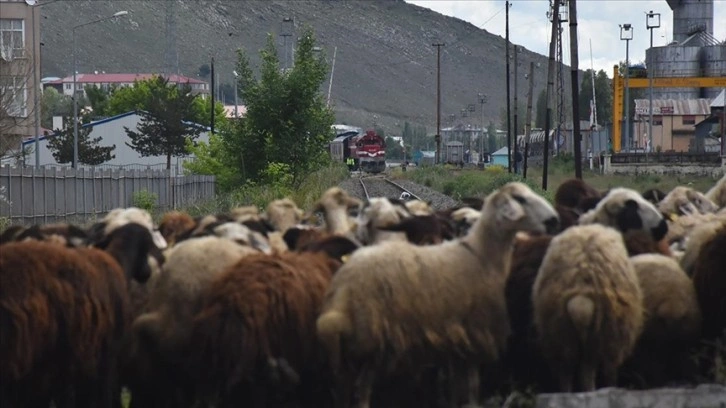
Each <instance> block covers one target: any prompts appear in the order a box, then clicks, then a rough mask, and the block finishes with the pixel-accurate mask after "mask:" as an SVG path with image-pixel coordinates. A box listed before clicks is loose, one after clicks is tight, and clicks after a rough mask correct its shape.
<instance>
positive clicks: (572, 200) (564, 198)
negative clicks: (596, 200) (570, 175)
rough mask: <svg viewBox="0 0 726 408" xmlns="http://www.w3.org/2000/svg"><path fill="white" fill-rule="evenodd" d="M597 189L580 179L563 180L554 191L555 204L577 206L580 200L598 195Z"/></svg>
mask: <svg viewBox="0 0 726 408" xmlns="http://www.w3.org/2000/svg"><path fill="white" fill-rule="evenodd" d="M600 196H601V194H600V192H599V191H597V190H596V189H594V188H593V187H591V186H590V185H588V184H587V183H585V182H584V181H582V180H580V179H569V180H565V181H563V182H562V184H560V186H559V187H557V191H555V205H556V206H557V205H560V206H563V207H567V208H578V206H579V204H580V201H581V200H582V199H584V198H588V197H600Z"/></svg>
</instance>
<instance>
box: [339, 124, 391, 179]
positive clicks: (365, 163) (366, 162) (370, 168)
mask: <svg viewBox="0 0 726 408" xmlns="http://www.w3.org/2000/svg"><path fill="white" fill-rule="evenodd" d="M330 155H331V157H332V159H333V160H335V161H340V162H343V163H347V164H349V165H350V161H349V160H348V159H353V160H352V161H353V163H352V168H351V170H361V171H364V172H367V173H380V172H382V171H384V170H386V142H385V140H383V138H382V137H381V136H379V135H378V134H377V133H376V132H375V131H374V130H372V129H369V130H367V131H366V132H365V134H363V135H361V134H360V133H358V132H355V131H350V132H345V133H342V134H339V135H338V137H336V138H335V139H334V140H333V141H332V142H330Z"/></svg>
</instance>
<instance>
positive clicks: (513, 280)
mask: <svg viewBox="0 0 726 408" xmlns="http://www.w3.org/2000/svg"><path fill="white" fill-rule="evenodd" d="M552 238H553V237H552V236H551V235H542V236H520V237H517V240H516V241H515V243H514V252H513V253H512V267H511V270H510V273H509V276H507V283H506V286H505V289H504V293H505V296H506V299H507V312H508V313H509V321H510V325H511V327H512V335H511V337H510V338H509V343H508V347H507V352H506V355H505V358H504V361H503V365H504V366H505V367H506V368H507V369H508V370H510V372H511V375H512V377H513V378H512V380H513V382H514V383H515V384H518V385H519V386H521V387H526V386H528V385H534V386H535V387H536V388H537V389H538V390H540V391H555V389H556V386H557V384H556V382H553V381H552V377H551V375H550V374H549V372H548V368H547V364H546V362H545V360H544V358H543V357H542V355H541V353H539V351H538V350H537V344H536V341H537V336H536V332H535V328H534V324H533V318H532V287H533V286H534V281H535V279H536V278H537V272H538V270H539V267H540V265H542V259H544V256H545V254H546V253H547V248H548V247H549V245H550V242H552Z"/></svg>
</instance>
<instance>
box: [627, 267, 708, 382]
mask: <svg viewBox="0 0 726 408" xmlns="http://www.w3.org/2000/svg"><path fill="white" fill-rule="evenodd" d="M630 259H631V262H632V263H633V266H634V267H635V273H636V275H637V276H638V283H639V284H640V288H641V290H642V292H643V305H644V308H645V321H644V325H643V333H642V334H641V336H640V338H639V339H638V343H637V346H636V348H635V351H634V352H633V354H632V356H631V357H630V359H629V360H628V362H627V363H626V366H627V369H626V370H625V371H626V375H627V374H631V375H632V377H633V378H634V379H635V378H637V379H638V383H635V384H632V382H634V381H631V384H632V385H637V386H641V387H645V386H647V387H658V386H664V385H666V384H667V383H668V382H669V381H677V380H684V379H685V378H683V377H684V375H686V373H687V372H689V371H690V370H689V367H688V366H689V360H690V358H689V351H690V350H689V347H690V346H692V345H694V344H696V343H697V342H698V340H699V336H700V334H701V309H700V307H699V305H698V299H697V298H696V290H695V288H694V286H693V282H692V281H691V279H690V278H689V277H688V275H686V273H685V272H683V269H681V267H680V265H678V262H677V261H676V260H675V259H673V258H671V257H668V256H664V255H660V254H642V255H636V256H633V257H632V258H630ZM631 384H629V385H631Z"/></svg>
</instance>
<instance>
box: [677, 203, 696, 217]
mask: <svg viewBox="0 0 726 408" xmlns="http://www.w3.org/2000/svg"><path fill="white" fill-rule="evenodd" d="M678 210H679V211H680V212H681V214H683V215H693V214H695V213H697V212H698V210H697V209H696V206H695V205H693V203H691V202H689V203H687V204H682V205H679V206H678Z"/></svg>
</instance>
